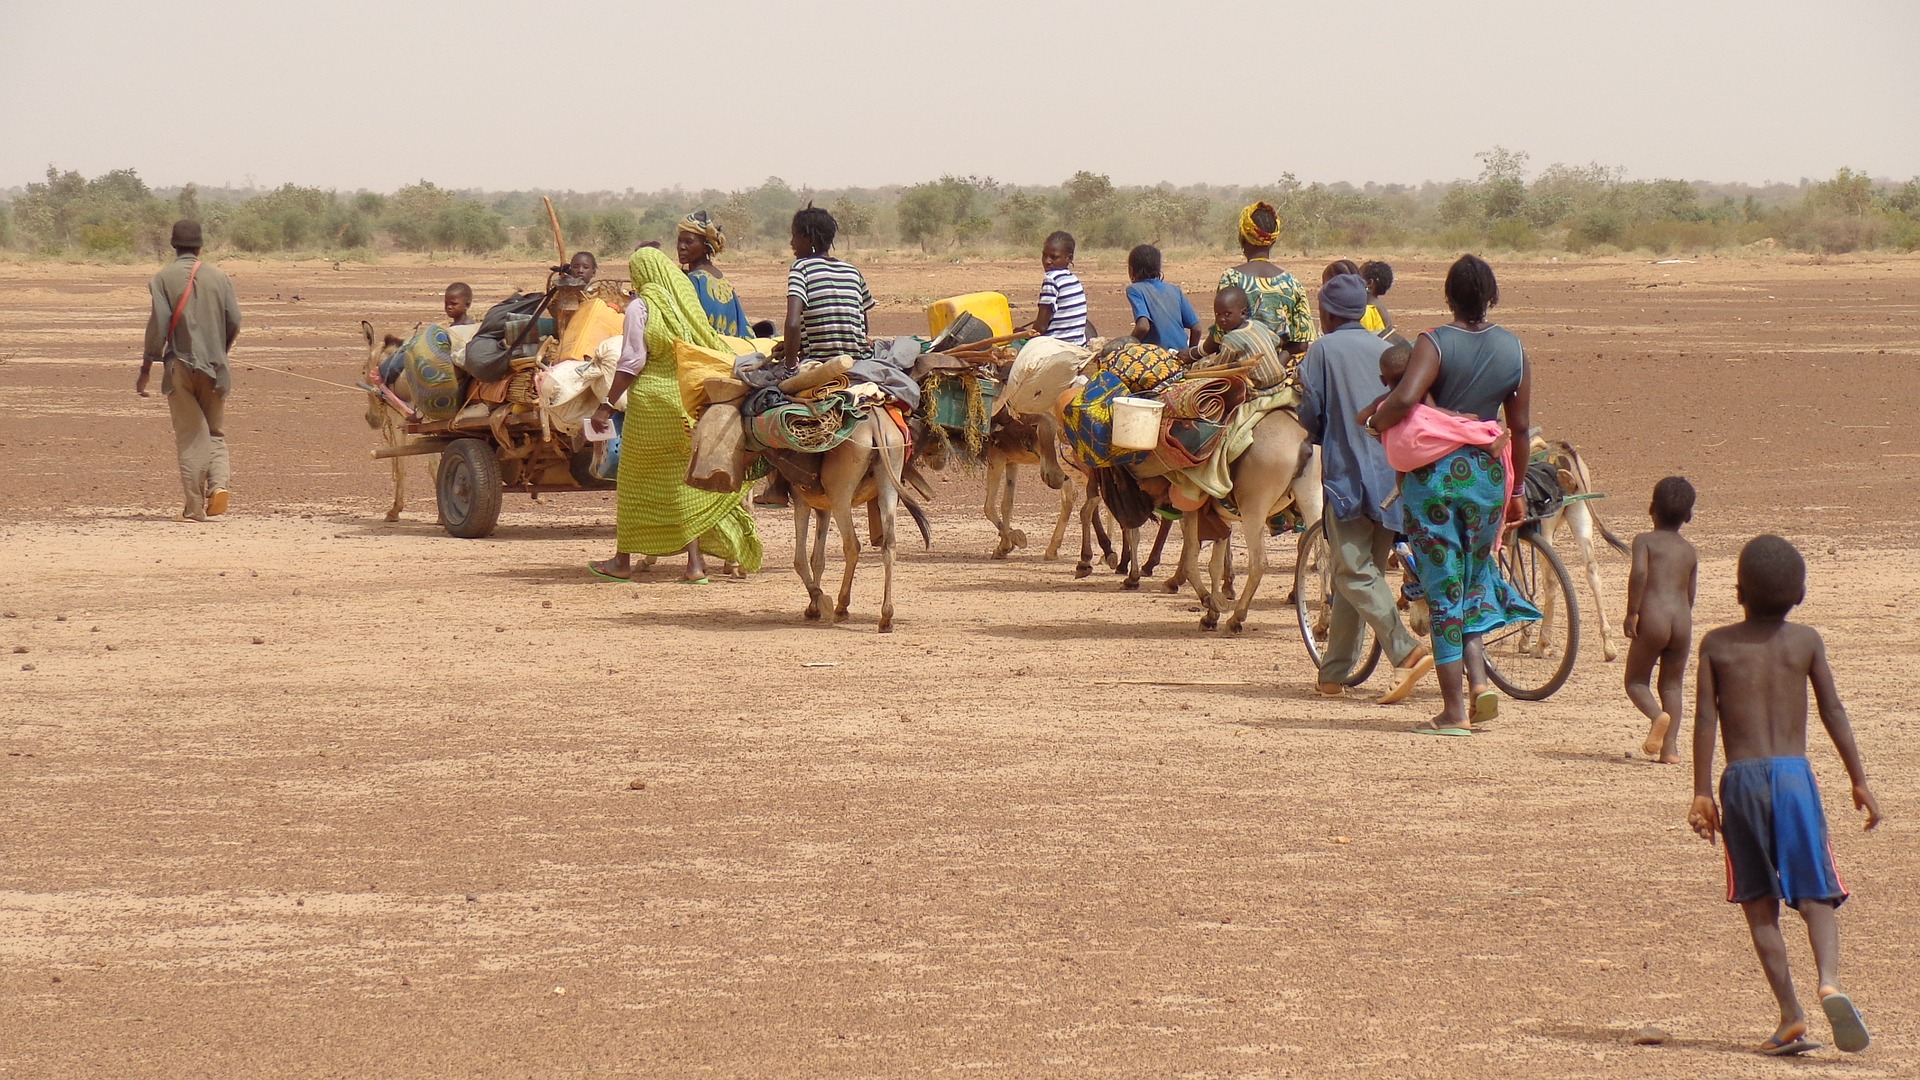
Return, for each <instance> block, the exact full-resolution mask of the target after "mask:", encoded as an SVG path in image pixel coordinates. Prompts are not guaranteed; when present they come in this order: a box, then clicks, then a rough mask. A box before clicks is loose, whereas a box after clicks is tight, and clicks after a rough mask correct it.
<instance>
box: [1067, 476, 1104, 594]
mask: <svg viewBox="0 0 1920 1080" xmlns="http://www.w3.org/2000/svg"><path fill="white" fill-rule="evenodd" d="M1099 524H1100V519H1099V511H1098V510H1096V509H1095V508H1094V505H1093V485H1092V484H1088V485H1087V488H1086V491H1085V494H1084V495H1083V496H1082V498H1081V502H1080V562H1079V564H1078V565H1077V566H1075V567H1074V568H1073V576H1074V577H1076V578H1083V577H1091V576H1093V530H1094V529H1095V528H1096V527H1098V526H1099ZM1100 543H1101V545H1102V546H1105V544H1106V537H1104V536H1103V537H1101V538H1100Z"/></svg>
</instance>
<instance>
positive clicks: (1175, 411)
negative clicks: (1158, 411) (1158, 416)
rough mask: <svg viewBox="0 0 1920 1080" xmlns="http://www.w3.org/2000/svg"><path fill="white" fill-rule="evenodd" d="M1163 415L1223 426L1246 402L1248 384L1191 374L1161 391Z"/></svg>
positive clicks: (1171, 418)
mask: <svg viewBox="0 0 1920 1080" xmlns="http://www.w3.org/2000/svg"><path fill="white" fill-rule="evenodd" d="M1160 400H1161V401H1162V402H1163V403H1165V405H1166V407H1167V408H1166V412H1165V413H1164V414H1162V415H1164V416H1165V417H1166V418H1167V420H1168V421H1169V422H1171V421H1173V420H1206V421H1210V422H1211V423H1213V424H1216V425H1218V424H1223V423H1225V422H1226V419H1227V416H1228V415H1229V414H1231V413H1232V412H1233V410H1235V409H1237V408H1239V407H1240V403H1241V402H1243V401H1245V400H1247V384H1246V383H1245V382H1244V381H1242V380H1240V379H1205V378H1199V377H1197V375H1192V376H1189V377H1187V378H1184V379H1181V380H1180V381H1179V382H1176V383H1174V384H1173V385H1171V386H1168V387H1167V388H1165V389H1164V390H1161V391H1160Z"/></svg>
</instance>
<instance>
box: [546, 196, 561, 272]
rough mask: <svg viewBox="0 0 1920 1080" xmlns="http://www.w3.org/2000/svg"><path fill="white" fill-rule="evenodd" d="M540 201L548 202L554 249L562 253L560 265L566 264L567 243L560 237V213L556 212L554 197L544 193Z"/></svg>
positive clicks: (548, 217) (548, 215) (548, 221)
mask: <svg viewBox="0 0 1920 1080" xmlns="http://www.w3.org/2000/svg"><path fill="white" fill-rule="evenodd" d="M540 201H541V202H543V203H546V204H547V223H548V224H550V225H552V226H553V249H554V250H555V251H558V252H559V253H560V265H562V266H565V265H566V264H567V245H566V241H564V240H562V239H560V215H559V214H556V213H554V211H553V200H552V199H550V198H548V197H547V196H545V195H542V196H540Z"/></svg>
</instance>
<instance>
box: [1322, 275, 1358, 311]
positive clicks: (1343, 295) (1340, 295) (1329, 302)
mask: <svg viewBox="0 0 1920 1080" xmlns="http://www.w3.org/2000/svg"><path fill="white" fill-rule="evenodd" d="M1320 309H1321V310H1322V311H1325V312H1326V313H1327V314H1328V315H1331V316H1333V317H1334V318H1336V319H1358V318H1360V317H1361V316H1363V315H1365V314H1366V313H1367V283H1366V282H1364V281H1361V280H1360V275H1359V274H1335V275H1334V276H1333V277H1332V278H1331V279H1330V280H1328V282H1327V283H1326V284H1325V285H1322V286H1320Z"/></svg>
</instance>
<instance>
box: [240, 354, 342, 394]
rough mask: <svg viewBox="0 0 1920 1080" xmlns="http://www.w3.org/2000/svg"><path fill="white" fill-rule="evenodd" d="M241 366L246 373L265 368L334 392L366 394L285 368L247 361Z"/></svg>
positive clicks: (329, 380) (328, 380)
mask: <svg viewBox="0 0 1920 1080" xmlns="http://www.w3.org/2000/svg"><path fill="white" fill-rule="evenodd" d="M242 366H243V367H245V368H246V369H247V370H248V371H252V370H253V369H255V368H266V370H268V371H277V372H279V373H280V374H282V375H291V376H293V377H294V378H296V379H305V380H307V381H308V382H317V383H319V384H320V385H322V386H331V387H333V388H335V389H336V390H345V391H347V392H348V393H352V394H364V393H366V392H367V391H366V388H365V387H359V386H348V385H347V384H346V383H337V382H334V381H332V380H331V379H318V378H315V377H313V376H312V375H302V374H300V373H299V372H297V371H288V370H287V369H285V368H277V367H269V366H268V365H266V364H256V363H253V362H251V361H249V362H247V363H246V364H244V365H242Z"/></svg>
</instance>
